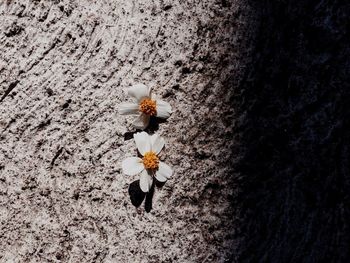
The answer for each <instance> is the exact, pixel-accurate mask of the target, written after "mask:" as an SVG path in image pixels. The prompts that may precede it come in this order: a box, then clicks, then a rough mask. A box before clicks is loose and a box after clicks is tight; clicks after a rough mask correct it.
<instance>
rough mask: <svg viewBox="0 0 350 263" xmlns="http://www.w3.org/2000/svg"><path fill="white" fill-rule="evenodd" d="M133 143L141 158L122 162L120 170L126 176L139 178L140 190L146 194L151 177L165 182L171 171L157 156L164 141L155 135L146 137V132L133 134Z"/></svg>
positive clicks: (130, 158) (131, 158)
mask: <svg viewBox="0 0 350 263" xmlns="http://www.w3.org/2000/svg"><path fill="white" fill-rule="evenodd" d="M134 139H135V143H136V146H137V149H138V151H139V152H140V154H141V155H142V156H143V158H142V159H141V158H138V157H128V158H126V159H125V160H124V161H123V162H122V169H123V172H124V173H125V174H126V175H137V174H140V173H141V176H140V188H141V190H142V191H143V192H145V193H147V192H148V191H149V190H150V188H151V186H152V183H153V177H155V178H156V179H157V180H158V181H159V182H165V181H166V180H167V179H169V178H170V177H171V176H172V174H173V170H172V169H171V168H170V167H169V165H167V164H165V163H163V162H161V161H160V160H159V158H158V154H159V153H160V151H161V150H162V149H163V147H164V144H165V141H164V139H163V138H162V137H160V136H159V135H157V134H153V135H151V136H150V135H148V133H146V132H139V133H136V134H134Z"/></svg>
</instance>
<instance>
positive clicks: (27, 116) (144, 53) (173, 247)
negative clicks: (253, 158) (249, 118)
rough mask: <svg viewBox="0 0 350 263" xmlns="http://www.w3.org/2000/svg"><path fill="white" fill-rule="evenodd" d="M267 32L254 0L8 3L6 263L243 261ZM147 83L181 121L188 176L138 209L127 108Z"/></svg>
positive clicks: (166, 128) (179, 147)
mask: <svg viewBox="0 0 350 263" xmlns="http://www.w3.org/2000/svg"><path fill="white" fill-rule="evenodd" d="M253 21H254V14H253V13H252V11H251V9H250V6H249V5H248V3H246V2H245V1H243V0H235V1H225V0H221V1H214V0H205V1H167V2H165V1H155V0H152V1H151V0H148V1H121V0H119V1H118V0H113V1H88V0H79V1H68V0H67V1H59V0H57V1H34V0H32V1H30V0H27V1H12V0H7V1H5V0H0V209H1V210H0V262H226V261H230V258H231V259H232V248H233V247H234V246H235V243H234V230H235V228H234V227H233V222H234V221H232V220H231V219H232V215H233V212H234V210H233V209H232V201H233V196H234V195H235V191H236V188H235V187H232V183H233V181H232V179H233V177H232V169H231V168H232V167H231V165H230V164H231V163H232V160H233V156H235V155H232V154H231V148H232V145H233V141H232V136H233V132H234V125H235V122H236V120H235V119H234V110H233V108H232V107H231V103H232V100H233V96H234V93H233V91H234V89H233V88H232V87H236V88H237V87H238V86H239V84H240V81H241V80H242V78H243V76H244V72H245V68H246V64H247V63H248V62H249V59H250V57H251V56H250V54H251V48H250V43H251V42H250V41H249V39H251V38H252V37H253V36H254V34H253V33H251V32H254V30H253V27H252V25H253V23H252V22H253ZM138 82H142V83H145V84H147V85H151V86H152V87H153V89H154V92H155V93H156V94H158V95H159V96H161V97H163V98H164V99H165V100H167V101H169V102H170V103H171V105H172V107H173V108H174V110H175V112H174V114H173V116H172V117H171V118H170V119H169V121H168V122H166V123H162V124H160V125H159V129H158V132H159V133H161V134H163V135H164V136H165V137H166V139H167V142H168V144H167V145H166V146H167V147H166V150H165V154H164V155H163V157H162V158H164V159H165V160H166V161H167V163H169V164H171V165H172V166H173V168H174V169H175V171H176V172H175V175H174V176H173V179H172V180H170V181H168V182H167V183H166V184H165V185H164V186H163V187H162V188H156V189H155V192H154V195H153V198H151V196H149V197H148V202H147V204H146V207H145V206H144V204H142V205H141V206H140V207H138V208H135V207H134V206H133V205H132V203H131V200H130V197H129V185H130V184H132V182H134V181H135V180H137V177H133V178H131V177H126V176H124V175H123V174H122V173H121V168H120V163H121V161H122V160H123V158H124V157H126V156H131V155H134V154H135V151H136V147H135V144H134V142H133V140H130V135H131V134H130V133H129V132H130V131H133V130H132V127H130V120H129V119H127V118H125V117H124V116H119V115H118V114H117V106H118V103H120V102H121V101H123V100H125V99H126V96H125V94H124V93H123V88H126V87H128V86H129V85H132V84H135V83H138ZM155 128H157V127H155ZM150 200H152V202H150ZM151 206H152V207H151ZM145 210H147V211H150V212H149V213H146V212H145Z"/></svg>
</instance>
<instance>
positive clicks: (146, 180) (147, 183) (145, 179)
mask: <svg viewBox="0 0 350 263" xmlns="http://www.w3.org/2000/svg"><path fill="white" fill-rule="evenodd" d="M152 183H153V178H152V176H151V175H149V174H148V172H147V171H146V170H143V172H142V173H141V176H140V188H141V190H142V192H145V193H147V192H149V190H150V189H151V186H152Z"/></svg>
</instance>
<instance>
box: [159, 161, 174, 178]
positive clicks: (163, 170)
mask: <svg viewBox="0 0 350 263" xmlns="http://www.w3.org/2000/svg"><path fill="white" fill-rule="evenodd" d="M156 175H159V176H162V177H165V178H166V179H169V178H170V177H171V176H172V175H173V169H171V167H170V166H169V165H167V164H166V163H163V162H159V168H158V170H157V172H156Z"/></svg>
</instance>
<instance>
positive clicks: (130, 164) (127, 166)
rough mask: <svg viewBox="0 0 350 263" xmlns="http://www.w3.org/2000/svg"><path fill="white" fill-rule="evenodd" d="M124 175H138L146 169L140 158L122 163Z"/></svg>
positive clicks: (129, 159)
mask: <svg viewBox="0 0 350 263" xmlns="http://www.w3.org/2000/svg"><path fill="white" fill-rule="evenodd" d="M122 169H123V173H125V174H126V175H136V174H139V173H140V172H141V171H142V170H144V169H145V167H144V166H143V163H142V160H141V159H140V158H138V157H128V158H126V159H125V160H123V162H122Z"/></svg>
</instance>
